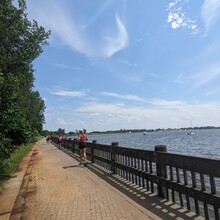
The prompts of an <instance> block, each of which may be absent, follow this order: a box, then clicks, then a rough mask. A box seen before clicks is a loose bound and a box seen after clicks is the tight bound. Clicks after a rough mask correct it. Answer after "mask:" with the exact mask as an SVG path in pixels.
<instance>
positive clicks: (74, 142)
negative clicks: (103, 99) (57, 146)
mask: <svg viewBox="0 0 220 220" xmlns="http://www.w3.org/2000/svg"><path fill="white" fill-rule="evenodd" d="M76 141H77V138H74V139H73V149H72V152H73V153H75V145H76Z"/></svg>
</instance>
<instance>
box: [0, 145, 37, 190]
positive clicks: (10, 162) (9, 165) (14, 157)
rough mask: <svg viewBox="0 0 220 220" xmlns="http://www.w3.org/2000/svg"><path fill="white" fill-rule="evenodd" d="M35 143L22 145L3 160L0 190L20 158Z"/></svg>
mask: <svg viewBox="0 0 220 220" xmlns="http://www.w3.org/2000/svg"><path fill="white" fill-rule="evenodd" d="M34 144H35V143H32V144H28V145H23V146H21V147H19V148H18V149H17V150H16V151H14V152H13V153H12V154H11V156H10V158H9V159H7V160H6V161H5V166H4V170H3V173H1V174H0V191H1V190H2V189H3V186H4V183H5V182H6V180H8V179H9V178H10V176H11V174H12V173H13V172H14V171H15V170H16V168H17V167H18V165H19V164H20V162H21V161H22V159H23V158H24V157H25V156H26V155H27V153H28V152H29V151H30V150H31V148H32V147H33V145H34Z"/></svg>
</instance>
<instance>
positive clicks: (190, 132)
mask: <svg viewBox="0 0 220 220" xmlns="http://www.w3.org/2000/svg"><path fill="white" fill-rule="evenodd" d="M190 128H192V121H191V120H190ZM187 134H188V135H192V134H194V132H193V131H189V132H188V133H187Z"/></svg>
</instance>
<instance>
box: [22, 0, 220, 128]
mask: <svg viewBox="0 0 220 220" xmlns="http://www.w3.org/2000/svg"><path fill="white" fill-rule="evenodd" d="M26 4H27V11H26V12H27V13H28V18H29V20H32V19H34V20H36V21H37V22H38V24H39V25H42V26H43V27H44V28H45V29H46V30H51V36H50V39H49V46H45V47H43V50H44V51H43V53H42V54H41V55H40V56H39V57H38V58H37V59H36V60H35V61H34V69H35V73H34V76H35V83H34V85H35V88H34V89H35V90H37V91H39V92H40V95H41V97H42V98H43V99H44V101H45V105H46V109H45V124H44V129H46V130H50V131H56V130H58V129H59V128H62V129H65V131H66V132H70V131H75V130H76V129H86V130H87V131H89V132H91V131H107V130H119V129H157V128H164V129H167V128H182V127H189V126H191V125H192V126H193V127H195V126H220V86H219V84H220V40H219V39H220V13H219V11H220V0H170V1H169V0H163V1H158V0H47V1H45V0H37V1H36V0H26ZM190 121H191V124H190Z"/></svg>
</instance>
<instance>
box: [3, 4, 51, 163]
mask: <svg viewBox="0 0 220 220" xmlns="http://www.w3.org/2000/svg"><path fill="white" fill-rule="evenodd" d="M18 3H19V6H18V7H15V6H14V5H13V4H12V0H1V1H0V27H1V28H0V51H1V53H0V137H1V139H0V155H1V157H3V159H5V158H7V156H8V154H7V153H4V152H11V151H13V149H15V148H16V146H17V145H20V144H23V143H28V142H30V141H32V140H33V137H34V136H36V134H37V132H41V131H42V124H43V123H44V114H43V113H44V109H45V105H44V101H43V100H42V99H41V97H40V95H39V93H38V92H37V91H33V82H34V76H33V72H34V69H33V65H32V62H33V61H34V60H35V59H36V58H37V57H38V56H39V55H40V54H41V53H42V51H43V50H42V47H43V46H44V45H47V44H48V42H47V39H48V38H49V35H50V32H49V31H48V32H46V31H45V30H44V28H43V27H41V26H39V25H38V23H37V22H36V21H34V20H33V21H29V20H28V19H27V14H26V13H25V10H26V4H25V0H18ZM3 140H4V141H3ZM5 143H7V145H6V144H5ZM2 146H3V147H2ZM3 148H4V150H2V149H3ZM6 148H7V149H6ZM2 155H4V156H2ZM6 155H7V156H6Z"/></svg>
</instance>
